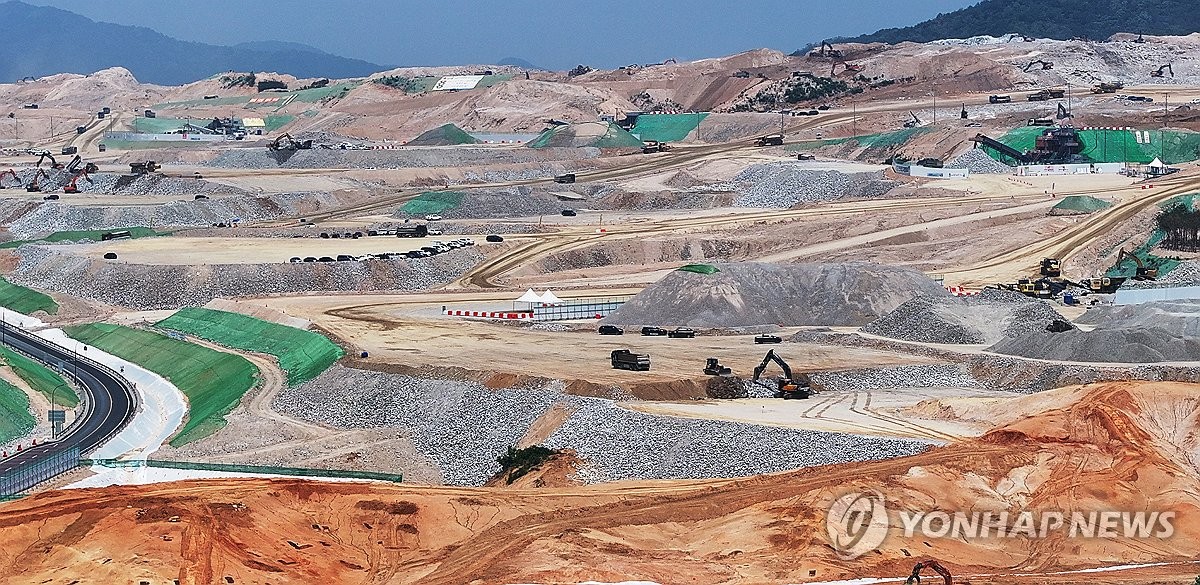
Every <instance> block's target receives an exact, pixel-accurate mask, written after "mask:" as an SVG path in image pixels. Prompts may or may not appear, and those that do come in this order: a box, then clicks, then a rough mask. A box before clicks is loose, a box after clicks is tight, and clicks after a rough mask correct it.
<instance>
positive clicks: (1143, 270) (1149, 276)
mask: <svg viewBox="0 0 1200 585" xmlns="http://www.w3.org/2000/svg"><path fill="white" fill-rule="evenodd" d="M1126 260H1133V263H1134V264H1136V265H1137V272H1135V273H1134V277H1133V279H1134V280H1155V279H1157V278H1158V268H1152V267H1149V266H1146V263H1144V262H1142V259H1141V258H1138V257H1137V254H1131V253H1129V252H1126V251H1125V248H1121V251H1120V253H1118V254H1117V262H1116V264H1113V268H1119V267H1120V266H1121V264H1123V263H1124V262H1125V261H1126Z"/></svg>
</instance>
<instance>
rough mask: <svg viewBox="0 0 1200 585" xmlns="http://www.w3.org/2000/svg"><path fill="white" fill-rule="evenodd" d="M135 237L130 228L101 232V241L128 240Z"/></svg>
mask: <svg viewBox="0 0 1200 585" xmlns="http://www.w3.org/2000/svg"><path fill="white" fill-rule="evenodd" d="M131 238H133V233H131V232H130V231H129V230H120V231H115V232H105V233H103V234H100V241H101V242H107V241H109V240H128V239H131Z"/></svg>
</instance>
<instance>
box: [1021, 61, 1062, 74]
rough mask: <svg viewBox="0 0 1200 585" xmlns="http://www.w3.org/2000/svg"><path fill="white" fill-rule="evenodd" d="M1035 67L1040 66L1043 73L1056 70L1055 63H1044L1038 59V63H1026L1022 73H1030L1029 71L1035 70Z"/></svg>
mask: <svg viewBox="0 0 1200 585" xmlns="http://www.w3.org/2000/svg"><path fill="white" fill-rule="evenodd" d="M1034 65H1038V66H1040V67H1041V70H1042V71H1049V70H1051V69H1054V63H1052V62H1050V61H1043V60H1041V59H1038V60H1036V61H1030V62H1029V63H1026V64H1025V67H1024V69H1022V71H1024V72H1026V73H1029V70H1031V69H1033V67H1034Z"/></svg>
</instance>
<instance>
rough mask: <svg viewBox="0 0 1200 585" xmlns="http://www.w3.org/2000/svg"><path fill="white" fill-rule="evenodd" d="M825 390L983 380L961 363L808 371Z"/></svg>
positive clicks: (943, 385)
mask: <svg viewBox="0 0 1200 585" xmlns="http://www.w3.org/2000/svg"><path fill="white" fill-rule="evenodd" d="M809 380H811V382H812V384H813V386H814V387H816V388H819V389H820V390H822V391H824V392H831V391H833V392H844V391H849V392H861V391H866V390H882V389H888V388H979V387H980V383H979V381H978V380H976V379H975V378H974V377H973V376H971V374H970V372H968V371H967V369H966V368H965V367H964V366H962V365H959V364H929V365H925V364H922V365H912V366H894V367H888V368H866V369H861V370H846V371H841V372H814V373H812V374H809Z"/></svg>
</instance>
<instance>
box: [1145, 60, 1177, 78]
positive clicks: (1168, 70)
mask: <svg viewBox="0 0 1200 585" xmlns="http://www.w3.org/2000/svg"><path fill="white" fill-rule="evenodd" d="M1164 72H1165V73H1167V74H1170V76H1171V77H1175V68H1174V67H1171V64H1170V63H1167V64H1166V65H1163V66H1162V67H1159V68H1158V70H1157V71H1151V72H1150V77H1165V75H1164Z"/></svg>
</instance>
